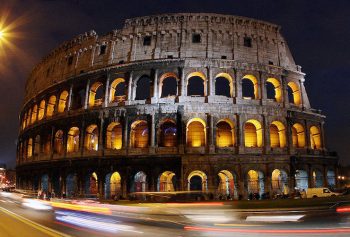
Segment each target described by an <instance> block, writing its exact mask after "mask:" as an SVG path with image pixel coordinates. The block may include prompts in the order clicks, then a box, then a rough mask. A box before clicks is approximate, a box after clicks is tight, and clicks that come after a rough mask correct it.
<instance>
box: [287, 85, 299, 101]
mask: <svg viewBox="0 0 350 237" xmlns="http://www.w3.org/2000/svg"><path fill="white" fill-rule="evenodd" d="M287 85H288V98H289V103H292V104H295V105H300V104H301V93H300V88H299V86H298V84H297V83H295V82H294V81H290V82H288V84H287Z"/></svg>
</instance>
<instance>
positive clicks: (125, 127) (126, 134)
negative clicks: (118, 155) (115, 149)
mask: <svg viewBox="0 0 350 237" xmlns="http://www.w3.org/2000/svg"><path fill="white" fill-rule="evenodd" d="M123 130H124V131H123V132H124V133H123V145H122V146H123V148H127V147H128V146H129V145H128V136H129V131H128V117H127V116H125V118H124V129H123Z"/></svg>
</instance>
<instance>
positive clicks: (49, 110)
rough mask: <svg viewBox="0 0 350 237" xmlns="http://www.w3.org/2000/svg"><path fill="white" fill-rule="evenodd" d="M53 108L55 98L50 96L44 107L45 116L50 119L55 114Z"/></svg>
mask: <svg viewBox="0 0 350 237" xmlns="http://www.w3.org/2000/svg"><path fill="white" fill-rule="evenodd" d="M55 106H56V96H54V95H52V96H50V98H49V102H48V103H47V107H46V116H47V117H52V115H53V114H54V112H55Z"/></svg>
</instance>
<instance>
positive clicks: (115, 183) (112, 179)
mask: <svg viewBox="0 0 350 237" xmlns="http://www.w3.org/2000/svg"><path fill="white" fill-rule="evenodd" d="M105 181H106V182H105V198H107V199H109V198H112V199H119V197H120V196H121V194H122V184H121V177H120V174H119V173H118V172H114V173H109V174H107V175H106V180H105Z"/></svg>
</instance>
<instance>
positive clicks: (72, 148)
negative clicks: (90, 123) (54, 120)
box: [67, 127, 79, 153]
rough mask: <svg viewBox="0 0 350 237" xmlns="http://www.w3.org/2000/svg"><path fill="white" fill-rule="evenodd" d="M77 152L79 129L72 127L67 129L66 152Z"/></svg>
mask: <svg viewBox="0 0 350 237" xmlns="http://www.w3.org/2000/svg"><path fill="white" fill-rule="evenodd" d="M78 151H79V128H77V127H72V128H70V129H69V132H68V137H67V152H68V153H72V152H78Z"/></svg>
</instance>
